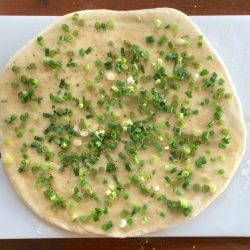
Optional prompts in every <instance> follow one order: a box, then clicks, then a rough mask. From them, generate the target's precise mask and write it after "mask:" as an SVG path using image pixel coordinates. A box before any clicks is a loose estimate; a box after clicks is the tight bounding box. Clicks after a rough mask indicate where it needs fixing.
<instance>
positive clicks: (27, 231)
mask: <svg viewBox="0 0 250 250" xmlns="http://www.w3.org/2000/svg"><path fill="white" fill-rule="evenodd" d="M191 18H192V19H193V20H194V21H195V22H196V23H197V24H198V25H199V27H200V28H201V30H202V31H203V32H204V34H205V36H206V37H207V38H208V39H209V40H210V41H211V43H212V44H213V46H214V47H215V49H216V50H217V51H218V52H219V54H220V55H221V57H222V59H223V60H224V62H225V63H226V65H227V67H228V69H229V72H230V74H231V77H232V79H233V82H234V84H235V87H236V90H237V92H238V95H239V97H240V100H241V103H242V106H243V111H244V118H245V121H246V126H247V129H248V132H250V108H249V106H250V105H249V104H250V101H249V100H250V32H249V31H250V28H249V27H250V16H220V17H219V16H197V17H191ZM56 19H57V17H19V16H15V17H14V16H0V34H1V38H0V71H1V70H2V69H3V67H4V65H5V64H6V63H7V61H8V59H9V58H10V57H11V56H12V55H13V54H14V53H15V52H16V51H17V50H18V49H19V48H20V47H22V46H23V45H24V44H25V43H26V42H27V41H29V40H30V39H31V38H32V37H33V36H35V35H36V34H37V33H38V32H40V31H41V30H42V29H43V28H45V27H46V26H47V25H48V24H50V23H51V22H52V21H54V20H56ZM0 91H4V89H2V90H0ZM249 225H250V144H249V143H247V148H246V154H245V156H244V158H243V159H242V161H241V164H240V166H239V168H238V170H237V172H236V174H235V176H234V178H233V179H232V181H231V183H230V185H229V187H228V188H227V189H226V191H225V192H224V193H223V194H222V195H220V197H218V198H217V199H216V200H215V201H214V202H213V203H212V204H211V205H210V206H209V207H208V208H207V209H205V211H203V212H202V213H201V214H200V215H199V216H197V217H196V218H195V219H193V220H191V221H189V222H187V223H185V224H183V225H180V226H178V227H176V228H174V229H171V230H168V231H162V232H158V233H154V234H150V235H148V236H250V226H249ZM53 237H61V238H65V237H79V235H78V234H73V233H69V232H66V231H64V230H61V229H58V228H55V227H54V226H51V225H49V224H47V223H45V222H43V221H42V220H40V219H39V218H38V217H37V216H36V215H34V214H33V213H32V212H31V211H30V210H29V209H28V208H27V207H26V206H25V205H24V204H23V203H22V202H21V201H20V200H19V199H18V197H17V196H16V194H15V192H14V190H13V188H12V187H11V185H10V183H9V181H8V179H7V176H6V175H5V173H4V172H3V169H2V163H1V162H0V238H53Z"/></svg>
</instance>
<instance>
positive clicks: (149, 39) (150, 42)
mask: <svg viewBox="0 0 250 250" xmlns="http://www.w3.org/2000/svg"><path fill="white" fill-rule="evenodd" d="M145 41H146V43H147V44H152V43H154V42H155V38H154V36H152V35H151V36H147V37H146V39H145Z"/></svg>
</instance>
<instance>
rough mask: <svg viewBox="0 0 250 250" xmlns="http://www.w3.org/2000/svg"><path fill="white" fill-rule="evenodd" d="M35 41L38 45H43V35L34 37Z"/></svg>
mask: <svg viewBox="0 0 250 250" xmlns="http://www.w3.org/2000/svg"><path fill="white" fill-rule="evenodd" d="M36 42H37V44H38V45H40V46H43V45H44V39H43V37H42V36H38V37H37V38H36Z"/></svg>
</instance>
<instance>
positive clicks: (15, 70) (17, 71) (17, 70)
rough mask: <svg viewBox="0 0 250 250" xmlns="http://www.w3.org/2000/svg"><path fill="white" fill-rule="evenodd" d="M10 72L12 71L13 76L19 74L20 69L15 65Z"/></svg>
mask: <svg viewBox="0 0 250 250" xmlns="http://www.w3.org/2000/svg"><path fill="white" fill-rule="evenodd" d="M12 71H13V72H14V73H15V74H17V73H20V71H21V68H20V67H18V66H16V65H14V66H13V67H12Z"/></svg>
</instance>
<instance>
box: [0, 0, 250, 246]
mask: <svg viewBox="0 0 250 250" xmlns="http://www.w3.org/2000/svg"><path fill="white" fill-rule="evenodd" d="M156 7H173V8H177V9H179V10H181V11H183V12H185V13H186V14H188V15H249V14H250V0H238V1H237V0H202V1H198V0H197V1H195V0H152V1H148V0H144V1H143V0H120V1H115V0H0V15H63V14H66V13H69V12H73V11H77V10H83V9H100V8H106V9H114V10H131V9H142V8H156ZM20 230H21V229H20ZM10 249H13V250H45V249H52V250H59V249H62V250H66V249H70V250H82V249H83V250H85V249H86V250H131V249H138V250H165V249H166V250H249V249H250V238H222V237H218V238H129V239H39V240H0V250H10Z"/></svg>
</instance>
